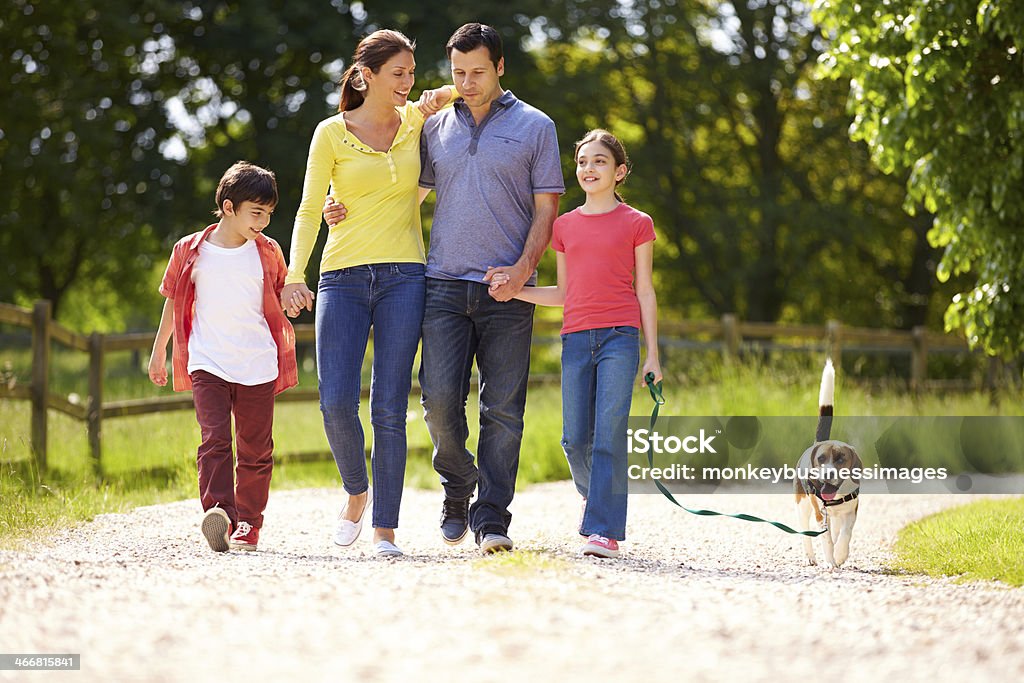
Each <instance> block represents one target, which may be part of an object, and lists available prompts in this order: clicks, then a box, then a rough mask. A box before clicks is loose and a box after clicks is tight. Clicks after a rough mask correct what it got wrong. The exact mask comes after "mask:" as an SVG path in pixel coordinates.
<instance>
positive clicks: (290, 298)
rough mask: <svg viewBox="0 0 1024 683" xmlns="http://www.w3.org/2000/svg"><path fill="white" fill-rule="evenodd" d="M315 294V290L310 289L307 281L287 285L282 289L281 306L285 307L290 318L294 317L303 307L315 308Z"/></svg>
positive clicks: (309, 309) (308, 309) (310, 309)
mask: <svg viewBox="0 0 1024 683" xmlns="http://www.w3.org/2000/svg"><path fill="white" fill-rule="evenodd" d="M315 296H316V295H315V294H313V292H311V291H309V287H307V286H306V283H305V282H296V283H295V284H291V285H285V286H284V287H283V288H282V289H281V308H282V309H284V312H285V313H287V314H288V317H289V318H294V317H296V316H298V315H299V311H301V310H302V309H303V308H305V309H306V310H307V311H312V310H313V299H314V298H315Z"/></svg>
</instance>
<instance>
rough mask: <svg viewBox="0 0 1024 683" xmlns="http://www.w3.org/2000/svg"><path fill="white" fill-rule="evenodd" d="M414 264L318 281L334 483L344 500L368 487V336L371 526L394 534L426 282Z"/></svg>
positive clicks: (319, 349)
mask: <svg viewBox="0 0 1024 683" xmlns="http://www.w3.org/2000/svg"><path fill="white" fill-rule="evenodd" d="M423 273H424V268H423V265H421V264H419V263H378V264H371V265H365V266H354V267H351V268H342V269H341V270H332V271H329V272H326V273H322V274H321V275H320V285H319V287H318V290H317V301H316V361H317V377H318V379H319V384H320V411H321V412H322V413H323V416H324V430H325V431H326V432H327V441H328V443H329V444H330V446H331V453H333V454H334V461H335V463H337V465H338V473H339V474H341V481H342V484H343V485H344V487H345V491H347V492H348V493H349V494H351V495H356V494H359V493H363V492H364V491H366V489H367V488H368V487H369V481H368V480H367V474H366V454H365V445H364V438H363V427H362V424H361V423H360V422H359V392H360V385H361V378H360V374H361V369H362V365H363V357H364V356H365V355H366V342H367V339H368V338H369V335H370V328H371V327H372V328H373V375H372V380H371V383H370V423H371V425H372V426H373V450H372V454H371V461H372V466H373V486H374V496H373V526H374V527H375V528H386V529H394V528H397V527H398V512H399V507H400V505H401V501H402V485H403V482H404V479H405V458H406V411H407V409H408V406H409V390H410V388H411V385H412V363H413V358H414V357H415V356H416V347H417V346H418V345H419V341H420V328H421V325H422V323H423V298H424V292H425V287H426V284H425V278H424V274H423Z"/></svg>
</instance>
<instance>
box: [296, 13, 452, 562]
mask: <svg viewBox="0 0 1024 683" xmlns="http://www.w3.org/2000/svg"><path fill="white" fill-rule="evenodd" d="M414 49H415V46H414V44H413V43H412V42H411V41H410V40H409V39H408V38H407V37H405V36H404V35H402V34H401V33H399V32H398V31H390V30H382V31H376V32H374V33H372V34H370V35H369V36H367V37H366V38H364V39H363V40H362V41H360V43H359V45H358V46H357V47H356V51H355V54H354V55H353V57H352V62H351V66H350V67H349V68H348V70H347V71H346V72H345V74H344V76H343V77H342V80H341V104H340V105H339V107H338V110H339V113H338V114H337V115H335V116H332V117H331V118H329V119H326V120H324V121H322V122H321V123H320V124H319V125H318V126H317V128H316V131H315V132H314V133H313V140H312V143H311V144H310V148H309V158H308V160H307V162H306V179H305V182H304V184H303V188H302V202H301V204H300V205H299V211H298V214H297V215H296V218H295V226H294V229H293V231H292V245H291V257H290V259H289V261H290V266H289V269H288V277H287V279H286V280H285V287H284V290H283V291H282V293H281V304H282V306H283V307H284V308H285V309H286V310H288V313H289V315H291V316H292V317H294V316H296V315H298V312H299V309H300V308H302V307H305V308H307V309H311V308H312V304H313V292H311V291H310V290H309V289H308V288H307V287H306V284H305V270H306V265H307V262H308V260H309V255H310V253H311V252H312V250H313V245H314V244H315V242H316V238H317V233H318V232H319V230H320V217H321V213H320V212H321V206H322V200H323V197H324V195H325V194H326V193H327V189H328V186H329V185H331V186H333V191H334V192H335V193H337V195H338V196H340V197H344V198H345V203H346V205H347V208H348V214H347V217H346V220H345V221H344V222H342V223H341V224H339V225H337V226H334V227H332V228H330V229H329V233H328V237H327V244H326V246H325V248H324V253H323V259H322V261H321V264H320V283H319V286H318V288H317V295H316V298H317V299H318V303H317V307H316V356H317V376H318V380H319V386H320V410H321V412H322V413H323V418H324V429H325V431H326V432H327V440H328V442H329V443H330V447H331V452H332V453H333V455H334V460H335V462H336V463H337V466H338V472H339V474H340V475H341V479H342V484H343V486H344V488H345V491H346V492H347V493H348V496H349V497H348V501H347V503H346V505H345V507H344V509H342V511H341V514H340V515H339V518H338V526H337V529H336V530H335V534H334V542H335V543H336V544H338V545H340V546H345V547H347V546H350V545H352V544H353V543H354V542H355V540H356V538H358V536H359V532H360V531H361V530H362V522H363V516H364V514H365V511H366V509H367V508H369V507H371V494H370V490H369V482H368V480H367V473H366V457H365V455H364V445H363V444H364V440H363V430H362V425H361V424H360V421H359V393H360V369H361V367H362V363H363V356H364V355H365V353H366V342H367V339H368V337H369V333H370V328H371V327H372V328H373V330H374V354H373V379H372V383H371V387H370V421H371V424H372V425H373V452H372V456H371V457H372V466H373V482H374V488H375V492H374V493H375V495H374V496H373V497H374V498H375V500H374V501H373V504H372V508H373V527H374V538H373V541H374V547H375V551H376V553H377V554H378V555H381V556H396V555H401V554H402V551H401V550H400V549H399V548H398V547H397V546H396V545H395V531H394V530H395V529H396V528H397V527H398V512H399V505H400V503H401V499H402V485H403V480H404V478H405V459H406V433H405V421H406V420H405V418H406V408H407V406H408V399H409V390H410V384H411V379H412V363H413V357H414V356H415V355H416V347H417V345H418V344H419V338H420V325H421V323H422V320H423V298H424V292H425V281H424V274H423V273H424V263H425V258H424V249H423V236H422V231H421V228H420V214H419V202H420V201H421V200H422V195H425V194H426V193H421V192H419V189H418V179H419V173H420V154H419V137H420V131H421V130H422V128H423V121H424V117H426V116H429V115H430V114H432V113H434V112H436V111H437V109H438V108H439V107H440V106H441V105H442V104H444V103H445V102H447V101H448V100H450V99H451V90H450V89H449V88H441V89H438V90H433V91H427V92H424V93H423V96H422V97H421V98H420V100H419V102H417V103H415V104H414V103H411V102H409V101H408V96H409V91H410V90H411V88H412V85H413V81H414V79H415V76H414V73H415V69H416V62H415V60H414V59H413V50H414Z"/></svg>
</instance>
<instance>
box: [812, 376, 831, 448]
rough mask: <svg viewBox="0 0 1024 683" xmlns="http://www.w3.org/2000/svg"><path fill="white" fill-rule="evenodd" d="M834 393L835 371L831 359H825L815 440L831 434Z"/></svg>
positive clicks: (823, 438)
mask: <svg viewBox="0 0 1024 683" xmlns="http://www.w3.org/2000/svg"><path fill="white" fill-rule="evenodd" d="M835 394H836V371H835V368H833V367H832V359H831V358H829V359H828V360H826V361H825V369H824V370H823V371H822V372H821V389H819V390H818V431H817V433H816V434H815V435H814V440H815V441H828V439H829V437H830V436H831V435H832V409H833V403H834V402H835Z"/></svg>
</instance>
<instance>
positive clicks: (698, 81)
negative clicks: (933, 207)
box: [544, 0, 934, 326]
mask: <svg viewBox="0 0 1024 683" xmlns="http://www.w3.org/2000/svg"><path fill="white" fill-rule="evenodd" d="M571 5H572V11H571V12H569V13H568V21H569V24H568V25H566V26H565V27H564V30H563V31H562V34H563V39H562V40H561V41H552V45H551V46H549V47H548V49H547V55H548V56H549V59H548V62H547V64H546V67H544V68H546V69H548V70H550V71H551V73H552V77H553V78H554V79H555V81H556V90H558V92H560V93H562V96H561V98H559V99H558V100H556V101H554V102H553V103H552V105H553V106H554V107H555V111H556V112H558V114H557V116H556V120H558V121H560V122H561V121H566V120H568V121H573V120H577V121H584V122H585V123H586V126H587V127H589V126H606V127H610V128H612V129H613V130H614V131H616V132H619V133H620V134H621V135H622V136H623V138H625V139H626V141H627V143H628V147H629V149H630V151H631V154H632V156H633V158H634V162H635V163H634V169H633V173H632V178H631V179H630V181H629V185H628V187H627V188H626V189H627V194H628V198H630V199H632V200H633V201H635V202H637V204H638V205H639V206H640V207H641V208H644V209H646V210H648V211H649V212H651V213H652V214H653V215H654V216H655V219H656V224H657V225H658V226H659V228H660V230H661V232H662V235H663V236H664V237H665V238H666V239H665V244H663V245H661V246H659V248H658V249H657V250H656V251H657V253H658V255H659V261H658V263H659V266H660V268H659V277H660V279H661V282H662V285H663V289H666V290H668V292H669V293H670V294H671V299H673V300H675V301H686V300H689V301H694V300H695V299H696V300H697V301H699V303H700V305H701V306H700V309H698V310H702V311H703V312H704V313H705V314H706V313H713V314H721V313H727V312H735V313H739V314H740V315H741V316H742V317H744V318H746V319H752V320H777V319H780V318H787V319H791V320H792V319H812V320H820V319H821V317H822V316H823V315H828V316H830V317H836V318H840V319H842V320H844V321H847V322H853V323H860V324H868V323H870V324H879V323H881V324H889V325H898V326H910V325H913V324H922V323H924V322H925V320H926V319H927V317H928V301H929V298H930V295H931V292H932V290H933V289H934V286H933V278H931V277H929V267H931V268H934V254H933V252H932V250H931V249H930V248H929V247H928V245H927V244H926V243H925V241H924V231H925V230H926V228H925V227H922V225H920V223H919V222H915V221H913V220H911V219H909V218H908V217H907V216H906V215H905V214H904V213H903V211H902V209H901V201H902V195H901V192H900V188H899V181H896V180H893V179H889V178H885V177H883V176H882V175H881V174H879V173H878V172H877V171H876V170H874V169H873V168H872V167H871V164H870V162H869V159H868V156H867V153H866V150H865V149H864V147H863V145H859V144H854V143H851V142H850V141H849V140H847V139H846V134H845V131H846V127H847V125H848V123H849V116H848V115H847V114H846V113H845V112H844V103H845V95H846V93H845V91H844V90H843V89H842V88H841V87H839V86H837V85H835V84H831V83H827V82H820V81H816V80H815V79H814V78H813V68H814V65H815V63H816V60H817V58H818V56H819V54H820V53H821V51H822V50H823V49H825V42H824V40H823V38H822V36H821V35H820V34H819V32H818V29H817V27H816V26H815V25H814V24H813V23H812V22H811V20H810V17H809V8H808V7H807V6H805V5H803V4H801V3H799V2H782V1H779V0H765V1H750V2H742V3H740V2H732V3H729V2H723V3H718V2H707V3H677V2H674V1H672V0H667V1H665V2H660V1H658V2H655V1H646V0H637V1H636V2H632V3H629V4H628V5H627V4H623V3H619V2H615V1H606V2H575V3H571ZM581 132H582V130H579V129H578V130H577V131H574V132H573V133H572V134H574V135H577V136H578V135H579V133H581ZM695 295H696V296H695ZM666 298H669V297H666Z"/></svg>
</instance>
